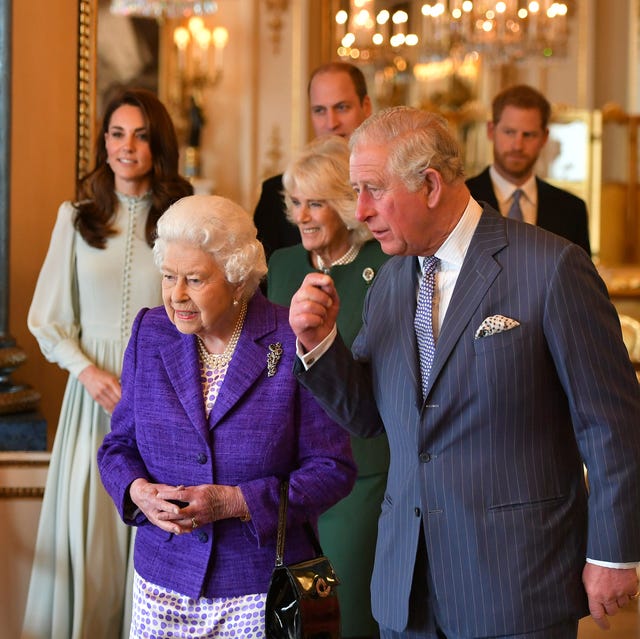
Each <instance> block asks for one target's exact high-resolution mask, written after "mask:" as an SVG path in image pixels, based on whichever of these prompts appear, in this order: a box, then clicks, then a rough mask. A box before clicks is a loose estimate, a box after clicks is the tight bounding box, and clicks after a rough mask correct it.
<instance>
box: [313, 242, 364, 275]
mask: <svg viewBox="0 0 640 639" xmlns="http://www.w3.org/2000/svg"><path fill="white" fill-rule="evenodd" d="M359 252H360V247H359V246H357V245H356V244H353V245H352V246H351V248H350V249H349V250H348V251H347V252H346V253H345V254H344V255H343V256H342V257H339V258H338V259H337V260H336V261H335V262H331V264H329V266H325V265H324V260H323V259H322V258H321V257H320V256H319V255H316V261H317V262H318V270H319V271H322V272H324V273H328V272H329V271H330V270H331V269H332V268H333V267H334V266H343V265H344V264H350V263H351V262H353V260H355V259H356V257H358V253H359Z"/></svg>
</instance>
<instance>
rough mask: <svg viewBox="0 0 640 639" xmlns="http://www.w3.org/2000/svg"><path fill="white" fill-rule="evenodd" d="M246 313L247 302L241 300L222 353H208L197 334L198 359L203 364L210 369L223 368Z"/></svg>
mask: <svg viewBox="0 0 640 639" xmlns="http://www.w3.org/2000/svg"><path fill="white" fill-rule="evenodd" d="M246 315H247V303H246V302H242V307H241V308H240V314H239V315H238V321H237V322H236V325H235V328H234V329H233V333H232V334H231V339H230V340H229V343H228V344H227V346H226V347H225V349H224V353H210V352H209V351H208V350H207V347H206V346H205V345H204V342H203V341H202V339H201V338H200V337H199V336H198V352H199V353H200V359H201V360H202V362H203V363H204V364H206V365H207V366H208V367H209V368H212V369H220V368H224V367H225V366H226V365H227V364H228V363H229V362H230V361H231V357H232V356H233V352H234V351H235V350H236V346H237V345H238V340H239V339H240V333H242V326H243V325H244V318H245V317H246Z"/></svg>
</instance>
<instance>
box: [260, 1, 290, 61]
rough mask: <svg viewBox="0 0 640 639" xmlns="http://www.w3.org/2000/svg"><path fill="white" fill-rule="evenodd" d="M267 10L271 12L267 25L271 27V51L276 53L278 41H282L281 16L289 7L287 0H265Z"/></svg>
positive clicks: (278, 51) (278, 45)
mask: <svg viewBox="0 0 640 639" xmlns="http://www.w3.org/2000/svg"><path fill="white" fill-rule="evenodd" d="M265 5H266V7H267V11H268V12H269V13H270V14H272V15H271V17H270V18H269V20H268V21H267V25H268V26H269V28H270V29H271V42H272V44H273V52H274V53H275V54H276V55H277V54H278V53H280V42H281V41H282V37H281V32H282V25H283V21H282V16H283V14H285V13H286V12H287V10H288V9H289V0H265Z"/></svg>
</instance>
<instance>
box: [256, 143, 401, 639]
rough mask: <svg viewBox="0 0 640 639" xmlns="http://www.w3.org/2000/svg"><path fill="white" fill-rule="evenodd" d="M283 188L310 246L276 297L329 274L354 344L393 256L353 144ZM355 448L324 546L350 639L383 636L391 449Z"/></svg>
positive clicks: (275, 268)
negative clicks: (359, 213) (378, 235)
mask: <svg viewBox="0 0 640 639" xmlns="http://www.w3.org/2000/svg"><path fill="white" fill-rule="evenodd" d="M283 185H284V189H285V202H286V206H287V216H288V218H289V221H290V222H292V223H293V224H295V225H297V226H298V228H299V230H300V235H301V237H302V243H301V244H297V245H295V246H291V247H287V248H283V249H280V250H277V251H275V252H274V253H273V254H272V256H271V259H270V260H269V272H268V275H267V294H268V297H269V299H271V300H273V301H274V302H277V303H278V304H283V305H285V306H289V303H290V301H291V297H292V296H293V294H294V293H295V292H296V291H297V290H298V288H299V287H300V285H301V284H302V280H303V279H304V277H305V276H306V275H307V274H308V273H311V272H313V271H318V270H320V271H324V272H325V273H328V274H329V275H331V277H332V278H333V280H334V282H335V286H336V289H337V290H338V293H339V294H340V304H341V305H340V313H339V315H338V330H339V332H340V335H341V336H342V338H343V340H344V341H345V343H346V344H347V345H348V346H351V343H352V342H353V340H354V339H355V337H356V335H357V334H358V331H359V330H360V326H361V323H362V305H363V302H364V298H365V295H366V293H367V290H368V289H369V286H370V285H371V282H372V281H373V279H374V278H375V276H376V274H377V273H378V270H379V269H380V267H381V266H382V265H383V263H384V262H385V261H386V259H387V256H386V255H385V254H384V253H383V252H382V250H381V249H380V245H379V244H378V242H376V241H375V240H373V239H372V237H371V233H370V232H369V230H368V229H367V227H366V226H365V225H364V224H362V223H360V222H358V221H357V220H356V217H355V208H356V195H355V193H354V191H353V188H352V187H351V184H350V182H349V148H348V145H347V143H346V142H345V140H344V139H343V138H341V137H338V136H328V137H321V138H318V139H316V140H314V141H313V142H311V143H310V144H309V145H308V146H306V147H305V148H304V149H303V150H302V152H301V153H300V154H299V155H298V156H297V157H296V158H294V159H293V161H292V162H291V163H290V164H289V166H288V167H287V170H286V171H285V173H284V175H283ZM351 445H352V448H353V456H354V458H355V460H356V463H357V465H358V479H357V481H356V485H355V487H354V489H353V491H352V492H351V494H350V495H349V496H348V497H346V498H345V499H343V500H342V501H340V502H338V503H337V504H336V505H335V506H334V507H333V508H331V509H330V510H328V511H327V512H326V513H325V514H323V515H321V517H320V520H319V532H320V541H321V543H322V548H323V550H324V552H325V553H326V554H327V556H329V557H330V558H331V561H332V562H333V564H334V567H335V569H336V572H337V573H338V576H339V577H340V579H341V581H342V585H341V586H340V588H339V589H338V592H339V597H340V609H341V614H342V635H343V637H347V638H355V637H376V636H377V635H378V626H377V624H376V622H375V620H374V619H373V617H372V615H371V604H370V587H369V584H370V580H371V573H372V570H373V558H374V552H375V544H376V537H377V528H378V516H379V514H380V504H381V503H382V499H383V497H384V490H385V485H386V480H387V469H388V466H389V447H388V442H387V438H386V436H381V437H376V438H374V439H361V438H358V437H351Z"/></svg>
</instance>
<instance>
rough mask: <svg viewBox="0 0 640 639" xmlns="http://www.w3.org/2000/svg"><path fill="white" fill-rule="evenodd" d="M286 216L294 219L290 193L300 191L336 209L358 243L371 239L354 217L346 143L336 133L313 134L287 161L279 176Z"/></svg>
mask: <svg viewBox="0 0 640 639" xmlns="http://www.w3.org/2000/svg"><path fill="white" fill-rule="evenodd" d="M282 184H283V186H284V201H285V204H286V207H287V219H288V220H289V221H290V222H291V223H294V219H293V202H292V200H291V194H292V193H293V192H294V191H301V192H302V193H304V194H305V195H306V196H307V197H308V198H309V199H317V200H323V201H325V202H326V203H327V206H328V207H329V208H330V209H332V210H333V211H335V212H336V214H337V215H338V217H340V219H341V220H342V223H343V224H344V225H345V226H346V227H347V229H348V230H349V232H350V236H351V241H352V243H353V244H356V245H358V246H360V245H362V244H364V243H365V242H366V241H367V240H369V239H371V237H372V236H371V232H370V231H369V229H368V228H367V226H366V225H365V224H362V222H359V221H358V220H357V219H356V203H357V198H356V194H355V192H354V190H353V187H352V186H351V182H350V181H349V145H348V144H347V142H346V141H345V140H344V138H341V137H340V136H337V135H329V136H323V137H320V138H316V139H315V140H313V141H312V142H310V143H309V144H307V146H305V147H304V148H303V149H302V151H301V152H300V153H298V155H297V156H296V157H295V158H294V159H293V160H292V161H291V162H290V163H289V166H288V167H287V169H286V171H285V172H284V174H283V176H282Z"/></svg>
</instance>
